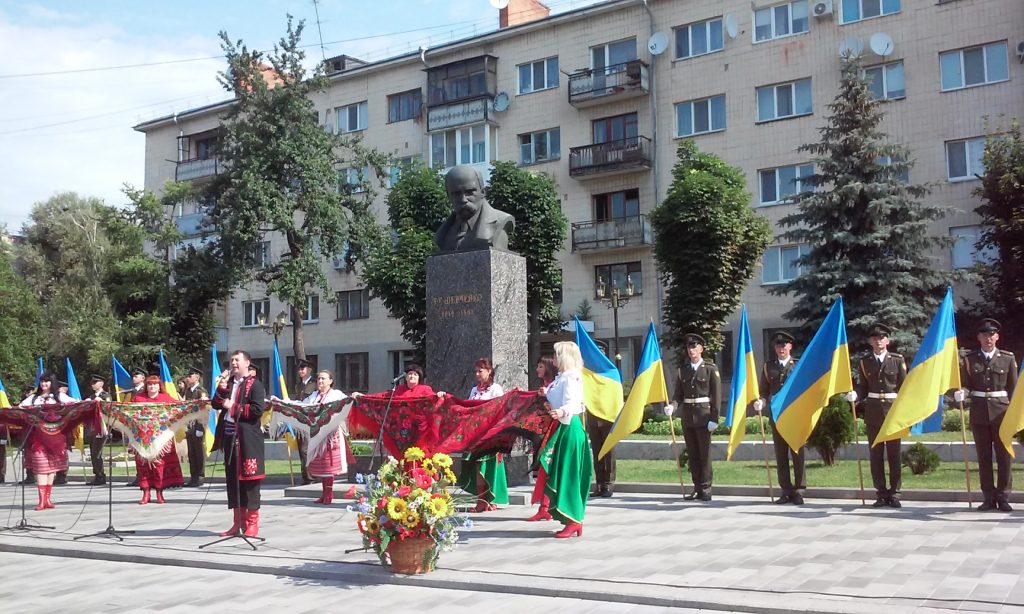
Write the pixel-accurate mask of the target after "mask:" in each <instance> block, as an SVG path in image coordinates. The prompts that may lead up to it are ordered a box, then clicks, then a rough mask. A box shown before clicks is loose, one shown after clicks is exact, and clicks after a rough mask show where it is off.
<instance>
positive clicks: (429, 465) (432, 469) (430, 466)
mask: <svg viewBox="0 0 1024 614" xmlns="http://www.w3.org/2000/svg"><path fill="white" fill-rule="evenodd" d="M420 466H421V467H423V470H424V471H426V472H427V473H429V474H430V475H434V474H435V473H437V467H436V466H435V465H434V461H433V460H431V459H429V458H425V459H423V462H422V463H420Z"/></svg>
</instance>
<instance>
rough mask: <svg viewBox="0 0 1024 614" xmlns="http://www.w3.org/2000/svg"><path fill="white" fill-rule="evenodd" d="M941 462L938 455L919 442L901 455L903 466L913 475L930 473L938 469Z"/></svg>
mask: <svg viewBox="0 0 1024 614" xmlns="http://www.w3.org/2000/svg"><path fill="white" fill-rule="evenodd" d="M941 462H942V460H941V459H940V458H939V455H938V454H936V453H935V452H933V451H931V450H929V449H928V447H927V446H925V445H924V444H923V443H921V442H920V441H919V442H917V443H915V444H914V445H912V446H910V447H909V448H907V450H906V451H905V452H904V453H903V466H904V467H907V468H909V469H910V472H911V473H913V474H914V475H921V474H924V473H931V472H932V471H935V470H936V469H938V468H939V464H941Z"/></svg>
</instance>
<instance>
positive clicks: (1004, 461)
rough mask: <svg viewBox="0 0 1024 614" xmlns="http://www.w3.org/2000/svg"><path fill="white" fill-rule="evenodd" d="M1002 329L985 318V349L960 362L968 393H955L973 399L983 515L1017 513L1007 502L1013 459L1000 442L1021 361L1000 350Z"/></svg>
mask: <svg viewBox="0 0 1024 614" xmlns="http://www.w3.org/2000/svg"><path fill="white" fill-rule="evenodd" d="M1000 328H1002V326H1001V325H1000V324H999V322H997V321H996V320H993V319H992V318H985V319H984V320H982V321H981V323H980V324H979V325H978V345H980V346H981V347H980V349H978V350H975V351H973V352H971V353H969V354H967V355H966V356H964V358H963V360H962V361H961V362H960V383H961V385H963V386H964V388H965V389H966V390H957V391H956V392H955V393H954V399H955V400H956V401H957V402H962V401H963V400H964V398H965V397H966V396H967V395H970V399H971V431H972V432H973V434H974V448H975V450H976V451H977V454H978V473H979V474H980V476H981V492H982V495H983V496H984V498H985V500H984V501H983V502H982V504H981V505H980V506H978V511H979V512H987V511H988V510H991V509H994V508H997V507H998V508H999V510H1000V511H1003V512H1012V511H1013V508H1012V507H1010V502H1009V501H1008V500H1007V497H1008V495H1009V493H1010V485H1011V479H1010V478H1011V476H1010V467H1011V462H1012V459H1011V458H1010V453H1009V452H1007V451H1006V448H1004V447H1003V442H1002V441H1000V439H999V427H1000V425H1002V423H1003V417H1004V416H1005V415H1006V407H1007V406H1008V405H1009V404H1010V397H1011V396H1013V389H1014V387H1015V386H1016V384H1017V361H1016V359H1014V357H1013V353H1012V352H1007V351H1004V350H1000V349H998V348H997V347H996V343H998V342H999V329H1000ZM993 449H994V450H995V456H996V469H997V471H998V476H997V479H996V481H995V482H993V479H992V450H993Z"/></svg>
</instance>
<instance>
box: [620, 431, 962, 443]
mask: <svg viewBox="0 0 1024 614" xmlns="http://www.w3.org/2000/svg"><path fill="white" fill-rule="evenodd" d="M765 437H766V438H767V440H768V441H771V440H772V434H771V431H765ZM626 439H640V440H644V441H671V440H672V436H671V435H644V434H642V433H633V434H632V435H630V436H628V437H627V438H626ZM711 439H712V441H728V440H729V436H728V435H712V436H711ZM676 440H677V441H678V442H679V443H680V444H682V442H683V434H682V433H681V432H678V431H677V432H676ZM743 440H744V441H757V442H760V441H761V434H760V433H756V434H753V435H744V436H743ZM860 440H861V442H862V443H863V442H864V441H865V437H864V436H863V435H862V436H861V438H860ZM961 440H962V435H961V434H960V433H951V432H948V431H939V432H937V433H926V434H924V435H918V436H916V437H908V438H907V439H905V440H904V441H909V442H911V443H913V442H916V441H961ZM967 441H968V442H971V441H973V440H972V439H971V434H970V433H968V434H967Z"/></svg>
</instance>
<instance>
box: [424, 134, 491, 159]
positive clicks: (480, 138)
mask: <svg viewBox="0 0 1024 614" xmlns="http://www.w3.org/2000/svg"><path fill="white" fill-rule="evenodd" d="M490 151H491V143H490V130H489V127H488V126H487V125H486V124H481V125H479V126H470V127H468V128H458V129H455V130H448V131H446V132H437V133H434V134H431V135H430V164H431V166H432V167H433V168H438V167H441V168H449V167H452V166H455V165H456V164H480V163H482V162H490V161H491V160H492V159H493V156H492V155H490Z"/></svg>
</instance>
